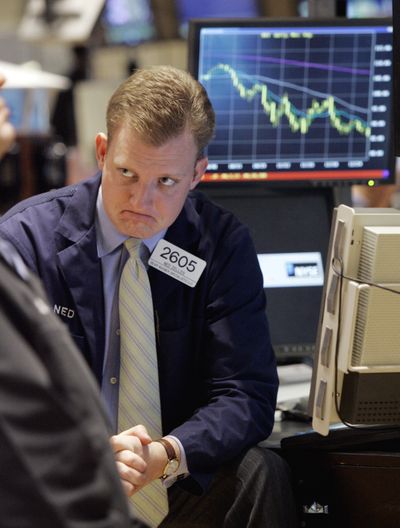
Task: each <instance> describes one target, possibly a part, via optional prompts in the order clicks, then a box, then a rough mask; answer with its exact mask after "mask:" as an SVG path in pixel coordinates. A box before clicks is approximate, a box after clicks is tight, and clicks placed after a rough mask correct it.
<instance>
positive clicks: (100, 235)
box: [95, 186, 188, 485]
mask: <svg viewBox="0 0 400 528" xmlns="http://www.w3.org/2000/svg"><path fill="white" fill-rule="evenodd" d="M95 227H96V236H97V254H98V256H99V258H100V259H101V268H102V276H103V294H104V295H103V297H104V311H105V314H104V315H105V317H104V320H105V352H104V363H103V382H102V385H101V394H102V397H103V400H104V402H105V405H106V408H107V411H108V414H109V417H110V420H111V425H112V429H113V431H114V432H115V433H116V432H117V430H118V427H117V426H118V392H119V350H120V337H119V336H120V332H119V314H118V284H119V278H120V275H121V271H122V268H123V266H124V264H125V262H126V261H127V259H128V257H129V255H128V251H127V250H126V249H125V246H124V245H123V244H124V242H125V240H126V239H127V238H128V237H127V236H126V235H122V234H121V233H120V232H119V231H117V229H116V228H115V227H114V225H113V224H112V222H111V220H110V219H109V218H108V216H107V214H106V212H105V210H104V206H103V195H102V188H101V186H100V189H99V193H98V195H97V203H96V219H95ZM165 233H166V229H164V230H163V231H161V232H160V233H157V234H156V235H154V236H153V237H152V238H149V239H144V240H142V242H143V244H144V246H145V248H143V246H142V254H141V259H142V261H143V263H144V264H145V266H146V267H147V261H148V259H149V256H150V254H151V252H152V251H153V249H154V248H155V247H156V245H157V243H158V242H159V241H160V240H161V239H162V238H163V237H164V235H165ZM146 248H147V250H148V251H146ZM132 425H135V424H132ZM171 438H174V440H175V441H176V442H177V443H178V445H179V448H180V452H181V453H180V454H181V456H180V466H179V468H178V471H177V474H179V475H181V474H187V473H188V469H187V463H186V457H185V453H184V449H183V446H182V444H181V442H180V441H179V440H178V439H177V438H176V437H174V436H173V437H171ZM168 480H170V479H167V481H168ZM172 480H175V479H172ZM166 484H167V485H168V484H172V482H166Z"/></svg>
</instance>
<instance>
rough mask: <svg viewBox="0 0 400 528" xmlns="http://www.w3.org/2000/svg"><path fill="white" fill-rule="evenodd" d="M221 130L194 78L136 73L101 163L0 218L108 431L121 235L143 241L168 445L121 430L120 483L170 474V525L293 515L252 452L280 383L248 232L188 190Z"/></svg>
mask: <svg viewBox="0 0 400 528" xmlns="http://www.w3.org/2000/svg"><path fill="white" fill-rule="evenodd" d="M213 131H214V112H213V109H212V107H211V103H210V101H209V99H208V97H207V94H206V92H205V90H204V88H203V87H202V86H201V85H200V84H199V83H198V82H196V81H195V80H194V79H193V78H192V77H191V76H190V75H188V74H187V73H185V72H182V71H180V70H177V69H174V68H170V67H158V68H151V69H149V70H139V71H137V72H136V73H135V74H133V75H132V76H131V77H129V78H128V79H127V80H126V81H125V82H124V83H122V84H121V86H120V87H119V88H118V89H117V90H116V92H115V93H114V94H113V96H112V97H111V99H110V102H109V105H108V109H107V135H105V134H103V133H99V134H98V135H97V136H96V157H97V161H98V165H99V169H100V172H99V173H98V174H97V175H96V176H95V177H94V178H93V179H90V180H87V181H84V182H82V183H80V184H78V185H74V186H70V187H66V188H64V189H60V190H56V191H53V192H49V193H46V194H43V195H38V196H35V197H32V198H30V199H28V200H25V201H24V202H21V203H20V204H18V205H17V206H15V207H14V208H12V209H11V210H10V211H9V212H8V213H7V214H6V215H5V216H4V217H3V218H2V219H1V222H0V235H1V236H3V237H4V238H6V239H8V241H9V242H11V243H12V244H13V245H14V246H15V247H16V248H17V250H18V251H19V252H20V254H21V255H22V257H23V259H24V260H25V262H26V263H27V265H28V266H29V267H30V268H31V269H32V270H34V271H35V272H36V273H38V274H39V276H40V277H41V279H42V281H43V283H44V286H45V288H46V290H47V294H48V296H49V297H50V301H51V304H52V306H53V307H54V311H55V312H56V313H57V314H58V315H59V316H60V317H61V319H62V320H63V321H64V322H65V324H66V325H67V326H68V328H69V330H70V333H71V335H72V336H73V338H74V339H75V342H76V343H77V345H78V347H79V348H80V350H81V351H82V354H83V355H84V356H85V358H86V360H87V362H88V363H89V365H90V367H91V369H92V370H93V372H94V373H95V375H96V376H97V378H98V380H99V383H100V384H101V389H102V393H103V396H104V399H105V401H106V404H107V406H108V409H109V413H110V416H111V419H112V420H113V424H114V429H115V431H117V420H118V416H117V415H118V396H119V345H120V343H119V333H120V332H119V320H118V308H117V306H118V303H116V298H117V297H118V295H117V292H118V283H119V277H120V274H121V269H122V268H123V265H124V263H125V261H126V260H127V258H128V256H127V252H126V250H125V248H124V242H125V240H126V239H127V238H130V237H132V238H134V239H140V240H141V241H142V242H143V248H142V260H143V261H144V262H145V264H146V266H147V269H148V277H149V281H150V285H151V294H152V301H153V308H154V327H155V335H156V345H157V361H158V374H159V390H160V400H161V414H162V416H161V417H162V431H163V434H164V435H167V440H168V445H169V447H170V448H171V447H172V453H173V454H172V456H171V454H170V452H169V450H168V449H167V448H166V447H165V445H164V443H160V442H156V441H154V440H157V439H155V438H151V437H149V435H148V432H147V431H146V429H145V428H144V427H134V426H137V425H139V424H135V423H132V424H131V425H132V427H133V429H129V430H127V431H122V432H120V433H119V434H116V435H115V436H114V437H113V438H112V445H113V448H114V451H115V456H116V460H117V465H118V468H119V472H120V476H121V479H122V482H123V485H124V487H125V490H126V493H127V494H128V495H134V494H135V493H136V492H137V491H138V490H140V489H141V488H143V487H145V486H146V485H147V484H148V483H150V482H151V481H154V480H155V479H158V478H159V477H161V476H163V477H166V476H167V477H168V478H166V479H165V478H164V479H163V480H165V483H166V484H167V485H168V486H171V484H173V485H172V487H170V489H169V503H170V504H169V508H170V509H169V514H168V516H167V517H166V518H165V520H164V521H163V522H162V524H161V526H163V527H164V526H165V527H166V526H187V527H188V526H190V527H195V526H199V527H200V526H207V527H212V526H215V527H216V528H217V527H218V528H220V527H221V526H227V527H229V526H230V527H244V526H248V527H254V528H259V527H261V526H270V527H279V528H283V527H285V526H293V525H294V524H293V523H294V515H293V504H292V497H291V490H290V486H289V478H288V475H287V472H286V467H285V466H284V464H283V462H282V460H281V459H280V458H279V457H278V456H277V455H275V454H274V453H272V452H270V451H267V450H265V449H262V448H260V447H257V446H256V445H257V443H258V442H259V441H261V440H263V439H265V438H266V437H267V436H268V435H269V434H270V432H271V429H272V426H273V416H274V410H275V400H276V392H277V385H278V382H277V372H276V364H275V359H274V355H273V351H272V347H271V343H270V336H269V331H268V324H267V320H266V316H265V298H264V292H263V282H262V276H261V272H260V269H259V266H258V262H257V256H256V253H255V250H254V247H253V244H252V241H251V239H250V236H249V233H248V230H247V228H246V227H245V226H243V225H242V224H241V223H240V222H239V221H238V220H237V219H236V218H235V217H234V216H233V215H232V214H230V213H229V212H227V211H225V210H223V209H221V208H220V207H218V206H216V205H215V204H213V203H212V202H210V201H209V200H208V199H207V198H206V197H205V196H204V195H202V194H201V193H199V192H198V191H194V189H195V187H196V186H197V184H198V182H199V181H200V179H201V177H202V175H203V174H204V172H205V170H206V168H207V158H206V155H205V147H206V145H207V143H208V142H209V140H210V139H211V137H212V134H213ZM150 256H151V258H150V260H149V257H150ZM203 268H204V269H203ZM142 446H146V449H142ZM255 446H256V447H255ZM168 459H170V461H171V459H173V461H174V462H175V464H174V468H173V471H171V469H170V470H169V471H168V472H167V473H166V470H165V469H164V468H165V467H167V466H168ZM174 483H175V484H174ZM196 494H197V495H199V494H200V496H196Z"/></svg>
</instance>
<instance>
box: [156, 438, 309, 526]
mask: <svg viewBox="0 0 400 528" xmlns="http://www.w3.org/2000/svg"><path fill="white" fill-rule="evenodd" d="M169 502H170V512H169V514H168V517H167V518H166V519H164V521H163V522H162V523H161V525H160V528H297V527H298V526H299V525H298V521H297V519H296V507H295V502H294V496H293V491H292V485H291V475H290V470H289V467H288V465H287V463H286V462H285V461H284V460H283V459H282V458H281V457H280V456H279V455H277V454H276V453H275V452H273V451H270V450H269V449H267V448H264V447H259V446H257V447H253V448H252V449H250V450H249V451H248V452H247V453H246V454H245V455H244V456H243V457H241V458H240V459H237V460H235V461H234V462H231V463H230V464H229V465H227V466H224V467H223V468H222V469H221V470H220V471H218V473H217V475H216V477H215V479H214V481H213V483H212V485H211V487H210V489H209V490H208V491H207V493H205V494H204V495H201V496H197V495H192V494H190V493H188V492H186V491H184V490H182V489H181V488H179V487H178V486H173V487H172V488H171V489H170V490H169Z"/></svg>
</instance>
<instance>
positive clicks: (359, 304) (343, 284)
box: [310, 204, 400, 435]
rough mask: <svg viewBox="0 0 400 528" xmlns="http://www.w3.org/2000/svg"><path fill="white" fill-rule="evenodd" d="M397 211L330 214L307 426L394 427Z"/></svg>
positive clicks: (398, 379)
mask: <svg viewBox="0 0 400 528" xmlns="http://www.w3.org/2000/svg"><path fill="white" fill-rule="evenodd" d="M399 262H400V211H399V210H396V209H381V208H358V209H357V208H351V207H348V206H345V205H343V204H342V205H340V206H339V207H338V208H337V209H336V210H335V215H334V219H333V222H332V231H331V236H330V243H329V252H328V259H327V268H326V274H325V281H324V294H323V303H322V308H321V317H320V322H319V327H318V328H319V330H318V339H317V348H316V355H315V362H314V371H313V381H312V387H311V394H310V403H311V406H312V416H313V428H314V430H316V431H317V432H319V433H320V434H322V435H328V433H329V432H330V425H331V423H344V424H348V425H351V426H353V427H371V426H372V427H399V426H400V391H399V386H400V354H399V343H400V325H399V320H400V266H399Z"/></svg>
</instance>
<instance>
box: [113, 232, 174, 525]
mask: <svg viewBox="0 0 400 528" xmlns="http://www.w3.org/2000/svg"><path fill="white" fill-rule="evenodd" d="M140 245H141V241H140V240H137V239H135V238H129V239H128V240H126V241H125V247H126V249H127V250H128V252H129V259H128V260H127V262H126V264H125V266H124V268H123V270H122V274H121V280H120V284H119V317H120V332H121V334H120V335H121V349H120V354H121V366H120V389H119V404H118V429H119V431H125V430H126V429H129V428H130V427H133V426H134V425H137V424H143V425H144V426H145V427H146V428H147V431H148V433H149V434H150V436H151V437H152V438H153V439H155V438H160V436H162V430H161V411H160V394H159V386H158V368H157V351H156V342H155V334H154V318H153V302H152V298H151V290H150V283H149V279H148V276H147V272H146V269H145V267H144V265H143V263H142V261H141V259H140V255H139V250H140ZM131 502H132V503H133V506H134V511H135V513H136V514H137V515H138V517H140V518H141V519H143V520H144V521H145V522H146V523H147V524H148V525H149V526H151V527H156V526H158V525H159V524H160V523H161V521H162V520H163V518H164V517H165V516H166V515H167V513H168V498H167V491H166V489H165V487H164V486H163V485H162V483H161V481H160V480H155V481H153V482H151V483H150V484H148V485H147V486H145V487H144V488H142V489H141V490H140V491H138V492H137V493H135V494H134V495H133V496H132V498H131Z"/></svg>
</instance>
